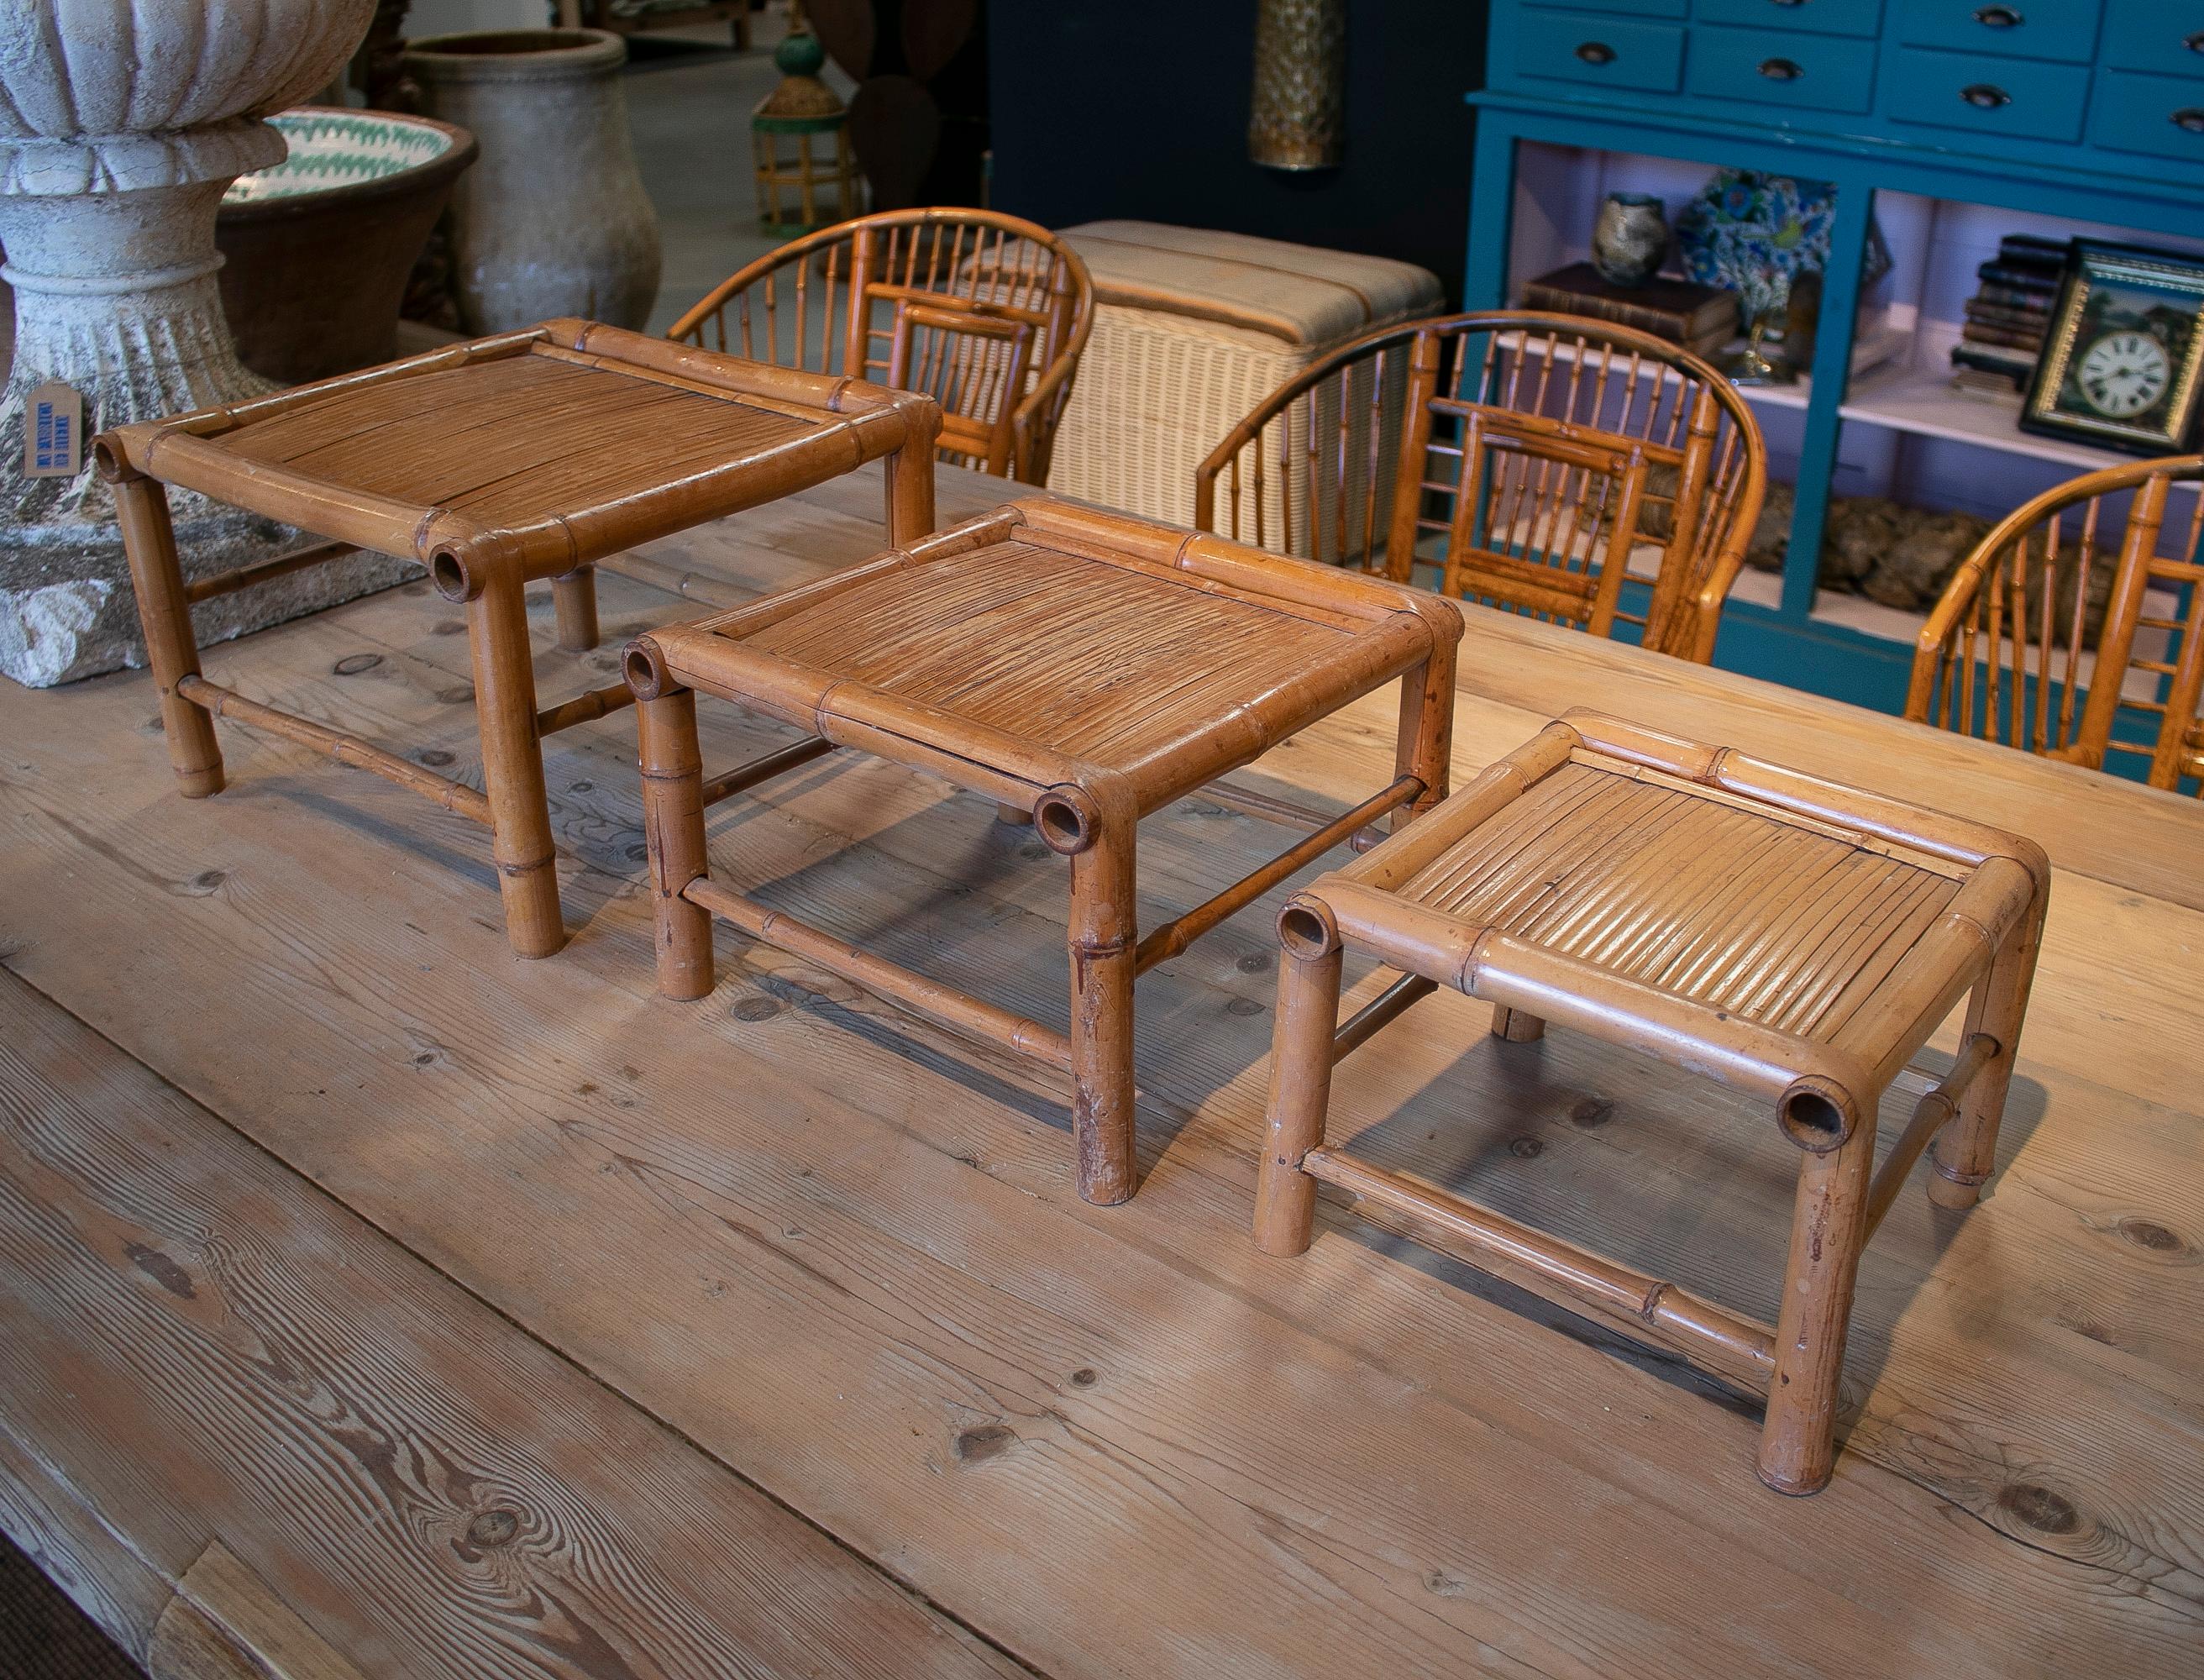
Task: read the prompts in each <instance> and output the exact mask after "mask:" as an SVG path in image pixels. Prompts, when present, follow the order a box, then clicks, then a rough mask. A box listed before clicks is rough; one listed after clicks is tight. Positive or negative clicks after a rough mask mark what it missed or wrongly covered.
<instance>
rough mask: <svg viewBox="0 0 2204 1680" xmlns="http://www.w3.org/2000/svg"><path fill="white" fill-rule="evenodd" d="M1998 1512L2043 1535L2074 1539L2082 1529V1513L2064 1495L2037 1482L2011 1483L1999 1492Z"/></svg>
mask: <svg viewBox="0 0 2204 1680" xmlns="http://www.w3.org/2000/svg"><path fill="white" fill-rule="evenodd" d="M1997 1502H1998V1509H1999V1510H2000V1511H2004V1512H2005V1513H2006V1515H2007V1516H2009V1517H2011V1518H2012V1519H2013V1521H2015V1522H2016V1523H2023V1524H2025V1525H2026V1526H2027V1527H2029V1528H2031V1529H2035V1530H2036V1531H2037V1532H2039V1533H2041V1534H2047V1535H2071V1534H2073V1533H2074V1532H2075V1531H2076V1530H2077V1529H2080V1528H2081V1526H2082V1513H2081V1512H2080V1511H2077V1510H2075V1509H2074V1502H2073V1501H2072V1500H2071V1499H2068V1498H2067V1497H2066V1496H2065V1494H2063V1493H2053V1492H2052V1491H2051V1489H2049V1488H2048V1487H2043V1486H2041V1485H2040V1484H2039V1483H2036V1482H2033V1481H2011V1482H2007V1483H2006V1485H2005V1486H2004V1487H2000V1488H1999V1489H1998V1496H1997Z"/></svg>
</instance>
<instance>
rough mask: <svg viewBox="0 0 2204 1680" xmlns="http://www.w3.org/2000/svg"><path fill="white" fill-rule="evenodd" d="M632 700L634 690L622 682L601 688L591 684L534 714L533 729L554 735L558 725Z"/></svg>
mask: <svg viewBox="0 0 2204 1680" xmlns="http://www.w3.org/2000/svg"><path fill="white" fill-rule="evenodd" d="M634 703H635V691H634V690H632V689H631V688H630V687H629V686H627V685H626V684H625V683H624V682H616V683H613V684H611V685H609V686H607V687H604V688H593V689H590V691H589V692H586V693H584V694H577V695H576V696H575V697H574V698H572V699H571V700H561V701H560V703H558V704H557V705H555V706H546V707H545V708H544V709H542V711H540V712H538V713H536V733H537V734H539V735H555V734H557V733H559V732H560V730H561V729H571V728H572V727H574V726H575V725H576V724H578V723H588V722H590V721H593V720H595V719H597V718H600V717H608V716H610V715H612V714H613V713H614V712H616V711H619V710H620V709H623V708H625V707H627V706H631V705H633V704H634Z"/></svg>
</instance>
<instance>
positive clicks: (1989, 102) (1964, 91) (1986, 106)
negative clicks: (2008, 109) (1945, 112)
mask: <svg viewBox="0 0 2204 1680" xmlns="http://www.w3.org/2000/svg"><path fill="white" fill-rule="evenodd" d="M1959 97H1960V98H1962V99H1964V100H1965V101H1966V102H1967V103H1968V104H1970V105H1972V106H1973V107H1974V108H1975V109H1976V110H1978V111H1994V110H1996V109H1997V108H1998V107H1999V106H2000V105H2009V104H2011V103H2012V95H2011V94H2010V93H2008V92H2006V91H2005V89H2003V88H2002V87H1994V86H1991V85H1990V84H1989V83H1988V82H1986V81H1977V82H1970V83H1969V84H1968V85H1967V86H1964V87H1963V88H1961V89H1960V90H1959Z"/></svg>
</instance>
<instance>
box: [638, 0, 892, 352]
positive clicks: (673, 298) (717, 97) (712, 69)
mask: <svg viewBox="0 0 2204 1680" xmlns="http://www.w3.org/2000/svg"><path fill="white" fill-rule="evenodd" d="M785 27H786V18H785V14H784V13H783V12H782V11H781V9H779V7H773V8H771V9H767V10H766V11H763V12H760V13H758V14H756V15H755V21H754V22H753V24H752V27H751V39H752V41H753V42H754V43H755V45H753V47H752V49H751V50H749V52H746V53H731V52H728V51H727V50H726V44H727V32H726V29H725V27H701V28H697V29H690V30H667V31H664V32H661V33H660V34H658V35H656V36H655V37H649V38H645V39H644V40H643V42H641V43H640V44H639V45H636V46H635V47H634V48H633V56H632V58H631V62H630V63H629V66H628V74H627V103H628V121H629V123H630V125H631V128H633V130H634V133H635V150H636V159H637V163H639V164H640V165H641V167H642V169H643V186H644V187H645V189H646V190H647V191H648V192H649V194H650V198H651V202H652V203H653V204H655V205H657V207H658V221H659V231H660V234H661V237H662V238H663V240H664V241H665V250H666V258H665V268H664V270H663V274H662V277H661V279H660V281H659V286H658V306H657V307H656V308H655V309H654V310H653V311H652V312H651V315H650V326H649V330H650V331H652V332H654V333H662V332H664V331H665V330H666V329H667V328H668V327H670V326H672V324H673V323H674V322H675V320H677V319H678V318H679V317H680V316H681V314H682V313H683V312H684V311H685V310H687V309H688V308H689V306H690V305H691V304H693V303H695V302H696V300H697V299H699V298H701V297H702V296H703V295H704V294H705V293H707V292H708V291H710V290H711V289H712V288H713V287H714V286H716V285H718V284H719V282H720V281H722V280H725V279H726V277H727V276H729V275H731V274H732V273H733V272H734V271H735V270H737V269H738V268H740V267H741V266H742V265H743V264H744V263H747V262H749V261H750V260H751V259H752V258H756V257H760V256H762V255H764V254H765V253H766V252H768V251H771V250H773V249H774V248H775V247H776V246H779V245H780V244H782V243H784V241H783V240H780V239H779V238H776V237H775V236H773V235H772V234H765V233H761V231H759V229H758V220H757V187H756V184H755V180H754V178H753V176H752V174H751V163H750V126H749V124H750V112H751V110H753V109H754V108H755V106H756V104H757V103H758V101H759V100H761V99H762V98H765V97H766V95H767V94H768V93H770V92H772V91H773V86H774V85H775V84H776V83H777V82H779V80H780V73H779V71H778V70H776V69H775V68H773V47H774V45H776V44H777V43H778V42H779V40H780V39H781V36H782V34H783V33H784V32H785ZM691 44H695V45H697V46H700V47H712V48H716V49H718V50H717V51H715V52H712V53H710V54H708V55H707V54H705V53H703V52H701V51H699V52H698V53H697V55H696V58H695V59H694V60H693V62H692V61H690V59H689V56H688V52H687V49H688V48H689V47H690V45H691ZM827 80H828V81H829V82H830V83H832V85H834V86H835V87H836V90H837V91H838V92H840V93H841V94H842V96H843V97H844V98H848V97H849V94H850V85H849V83H848V82H847V80H844V78H843V77H842V76H841V74H840V73H839V72H838V71H837V70H836V69H835V68H833V67H832V65H831V64H830V65H829V66H828V67H827Z"/></svg>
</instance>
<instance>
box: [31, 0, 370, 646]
mask: <svg viewBox="0 0 2204 1680" xmlns="http://www.w3.org/2000/svg"><path fill="white" fill-rule="evenodd" d="M374 7H375V0H9V3H8V5H7V7H6V9H5V10H4V12H0V91H4V92H5V94H6V96H7V97H6V98H5V99H4V101H0V246H5V248H6V252H7V259H8V261H7V268H6V270H5V273H6V277H7V279H8V281H9V284H10V285H11V286H12V287H13V288H14V290H15V363H14V366H13V367H12V369H11V370H10V372H9V379H8V385H7V389H6V393H5V395H4V398H0V672H4V673H5V674H7V675H9V676H10V677H13V678H14V679H15V680H16V681H18V682H23V683H29V684H33V685H38V686H44V685H46V684H50V683H55V682H60V681H64V680H68V679H69V678H72V677H76V676H83V675H88V674H92V673H93V672H97V671H104V670H112V669H114V668H116V667H117V666H118V665H121V664H124V663H136V662H139V659H140V658H142V651H141V650H139V648H138V645H137V644H138V629H137V614H136V608H135V604H134V603H133V599H132V597H131V591H130V587H129V582H128V572H127V567H125V566H124V563H123V560H122V553H121V539H120V536H119V533H118V532H117V531H116V525H115V516H114V506H113V503H112V502H111V501H110V498H109V496H108V493H107V490H106V487H105V486H104V484H101V483H100V482H99V480H98V478H97V476H96V475H95V474H94V473H93V472H92V470H91V452H90V450H89V449H86V450H85V451H84V452H83V456H84V470H83V471H81V472H78V473H76V474H75V475H74V476H73V477H27V476H26V473H25V467H26V461H25V449H24V435H23V434H24V419H25V409H26V402H27V399H28V398H29V396H30V395H31V394H32V393H33V390H34V389H38V388H39V387H41V386H45V385H48V384H49V383H59V384H60V385H62V386H66V387H68V388H69V389H71V390H73V391H74V392H75V393H76V395H78V396H79V397H80V398H81V399H82V401H83V405H84V428H83V430H84V433H85V435H86V436H89V435H90V434H91V433H92V432H94V431H96V430H100V429H102V428H104V427H108V426H114V425H119V424H123V423H124V422H127V421H131V420H139V419H150V418H152V417H154V416H157V415H160V414H164V413H171V412H173V411H175V410H178V409H187V408H197V407H203V406H204V405H206V404H209V403H219V402H228V401H236V400H238V399H240V398H243V397H248V396H253V395H259V394H260V393H262V392H263V391H265V390H267V389H269V387H268V385H267V384H266V383H265V382H264V381H262V380H260V379H258V378H257V377H254V376H253V375H252V374H249V373H247V372H246V371H245V369H244V368H243V367H242V366H240V364H239V362H238V359H237V354H236V351H235V348H234V346H233V344H232V342H231V340H230V335H229V330H228V326H227V325H226V324H225V323H224V321H223V318H222V302H221V298H220V295H219V294H218V291H217V288H216V281H215V274H216V270H217V269H218V268H219V267H220V265H221V262H222V258H221V256H220V254H219V253H218V252H216V248H215V239H214V233H215V212H216V206H217V205H219V204H220V203H221V200H222V193H223V191H224V189H225V188H227V187H228V185H229V182H230V181H231V180H232V179H233V178H234V177H235V176H237V175H240V174H243V173H245V172H246V171H249V170H254V169H264V168H265V167H267V166H268V165H270V164H271V163H278V162H280V161H281V159H282V157H283V156H284V142H283V139H282V137H281V135H280V134H277V133H276V131H275V129H274V128H270V126H269V125H268V124H267V123H266V122H264V121H263V120H262V119H263V118H264V117H265V116H267V115H268V114H270V112H273V111H277V110H281V109H283V108H284V107H285V106H287V105H292V104H297V103H298V102H299V101H300V100H301V99H303V98H306V97H307V96H308V95H309V94H311V93H312V92H314V91H315V90H316V89H317V88H319V87H321V86H323V85H324V84H326V83H327V82H328V81H329V79H330V77H331V76H332V75H334V74H335V73H336V71H337V70H338V69H339V68H340V67H341V66H342V64H343V63H344V62H345V60H346V59H347V56H349V55H350V54H351V52H352V50H353V45H355V44H356V43H357V42H358V39H360V37H361V35H362V34H363V33H364V32H365V30H366V27H367V24H368V21H369V18H370V15H371V14H372V13H373V11H374ZM175 513H176V524H177V535H178V537H179V538H180V539H181V547H182V549H183V555H184V563H185V571H186V575H187V577H188V576H196V575H204V574H205V573H212V572H218V571H225V570H228V568H229V567H233V566H235V565H238V564H241V563H245V562H246V561H251V560H253V559H258V558H260V557H262V556H263V555H266V554H269V553H271V552H275V551H278V550H280V549H284V548H287V547H291V546H294V545H295V544H296V543H297V541H298V539H297V537H296V536H295V535H294V534H293V533H291V532H287V531H284V530H282V529H281V527H279V526H275V525H271V524H270V523H269V522H267V521H265V520H258V519H247V518H246V517H244V516H242V515H240V514H237V513H233V512H229V511H228V510H223V509H218V508H215V507H213V506H212V505H210V504H209V503H208V502H204V500H202V499H200V498H198V497H195V496H181V495H180V496H177V497H176V498H175ZM396 566H397V563H396V562H394V561H382V560H379V559H376V558H374V557H363V558H362V560H361V561H359V562H358V563H357V564H356V566H355V567H353V568H352V569H350V570H347V568H343V567H330V568H325V571H326V572H327V573H329V575H328V576H326V577H317V575H316V574H315V573H299V574H295V576H294V578H293V579H282V580H279V581H278V582H277V583H276V584H274V585H264V586H263V587H262V588H261V589H258V590H253V591H246V592H244V593H241V594H239V595H235V596H232V597H226V598H225V599H224V600H222V601H220V602H215V603H206V608H207V610H206V616H205V617H204V618H203V619H202V620H200V624H201V629H200V635H201V637H202V638H203V639H205V638H216V637H220V636H222V635H224V634H234V633H235V632H237V631H238V630H240V629H242V628H249V627H252V626H253V625H256V624H264V623H269V622H272V621H273V620H275V619H277V618H281V617H287V616H290V615H291V614H293V613H295V612H298V611H301V610H305V609H306V608H310V607H312V606H319V605H324V604H327V603H328V602H329V601H330V600H340V599H343V598H345V597H346V596H347V595H350V594H356V593H358V592H359V591H360V590H361V589H362V588H364V587H369V586H373V585H375V584H376V583H377V582H388V581H390V580H391V579H394V578H395V577H396V576H397V575H399V573H398V571H397V570H396Z"/></svg>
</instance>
